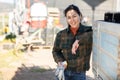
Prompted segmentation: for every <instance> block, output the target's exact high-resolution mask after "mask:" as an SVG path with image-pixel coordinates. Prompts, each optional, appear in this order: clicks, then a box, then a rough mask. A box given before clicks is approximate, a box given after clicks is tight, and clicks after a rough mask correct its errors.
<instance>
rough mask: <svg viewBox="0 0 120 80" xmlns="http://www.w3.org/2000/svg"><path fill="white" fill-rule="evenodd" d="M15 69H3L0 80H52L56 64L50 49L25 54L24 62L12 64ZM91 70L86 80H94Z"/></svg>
mask: <svg viewBox="0 0 120 80" xmlns="http://www.w3.org/2000/svg"><path fill="white" fill-rule="evenodd" d="M13 65H14V66H16V68H14V69H11V68H4V69H1V71H2V78H1V79H0V80H54V72H55V68H56V63H55V62H54V60H53V57H52V53H51V48H50V49H40V50H37V51H34V52H29V54H28V53H27V52H26V53H25V55H24V60H21V62H16V63H13ZM93 77H94V76H93V74H92V72H91V69H90V70H89V71H88V72H87V80H95V79H94V78H93Z"/></svg>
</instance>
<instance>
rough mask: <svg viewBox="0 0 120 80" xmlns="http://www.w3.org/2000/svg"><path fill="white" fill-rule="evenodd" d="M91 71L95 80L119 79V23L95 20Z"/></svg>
mask: <svg viewBox="0 0 120 80" xmlns="http://www.w3.org/2000/svg"><path fill="white" fill-rule="evenodd" d="M92 71H93V73H94V75H95V76H96V77H97V80H120V24H118V23H112V22H105V21H96V22H95V24H94V26H93V56H92Z"/></svg>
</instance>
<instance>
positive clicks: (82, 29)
mask: <svg viewBox="0 0 120 80" xmlns="http://www.w3.org/2000/svg"><path fill="white" fill-rule="evenodd" d="M67 32H68V33H70V32H71V30H70V26H68V28H67ZM78 32H80V33H83V32H84V25H82V24H81V23H80V26H79V28H78V31H77V33H78Z"/></svg>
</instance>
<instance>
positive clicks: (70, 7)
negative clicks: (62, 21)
mask: <svg viewBox="0 0 120 80" xmlns="http://www.w3.org/2000/svg"><path fill="white" fill-rule="evenodd" d="M69 10H75V11H76V12H77V13H78V15H79V16H80V15H81V16H82V14H81V12H80V10H79V8H78V7H77V6H76V5H74V4H71V5H69V6H68V7H67V8H66V9H65V10H64V16H66V14H67V12H68V11H69Z"/></svg>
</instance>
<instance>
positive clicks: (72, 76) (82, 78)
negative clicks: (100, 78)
mask: <svg viewBox="0 0 120 80" xmlns="http://www.w3.org/2000/svg"><path fill="white" fill-rule="evenodd" d="M64 75H65V80H86V73H85V72H79V73H77V72H71V71H68V70H65V72H64Z"/></svg>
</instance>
